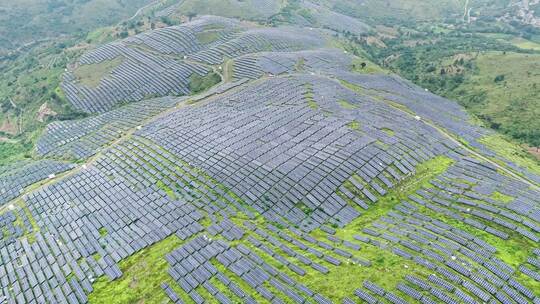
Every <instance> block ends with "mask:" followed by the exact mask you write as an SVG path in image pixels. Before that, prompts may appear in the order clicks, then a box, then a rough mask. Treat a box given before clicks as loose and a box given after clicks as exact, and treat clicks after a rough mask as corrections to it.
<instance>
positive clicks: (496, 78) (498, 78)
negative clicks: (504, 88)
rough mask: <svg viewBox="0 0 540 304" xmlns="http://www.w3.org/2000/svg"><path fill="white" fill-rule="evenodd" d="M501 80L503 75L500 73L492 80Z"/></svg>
mask: <svg viewBox="0 0 540 304" xmlns="http://www.w3.org/2000/svg"><path fill="white" fill-rule="evenodd" d="M503 80H504V75H502V74H501V75H497V76H496V77H495V79H494V80H493V81H494V82H501V81H503Z"/></svg>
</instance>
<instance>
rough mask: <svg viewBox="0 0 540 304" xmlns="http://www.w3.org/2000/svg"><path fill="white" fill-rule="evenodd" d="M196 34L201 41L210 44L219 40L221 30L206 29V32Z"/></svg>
mask: <svg viewBox="0 0 540 304" xmlns="http://www.w3.org/2000/svg"><path fill="white" fill-rule="evenodd" d="M195 36H196V37H197V40H199V43H202V44H208V43H212V42H214V41H217V40H218V39H219V32H218V31H204V32H200V33H197V34H196V35H195Z"/></svg>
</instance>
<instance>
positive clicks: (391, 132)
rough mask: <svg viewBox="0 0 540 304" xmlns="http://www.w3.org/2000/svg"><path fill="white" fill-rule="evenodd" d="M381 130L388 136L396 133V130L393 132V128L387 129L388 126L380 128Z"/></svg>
mask: <svg viewBox="0 0 540 304" xmlns="http://www.w3.org/2000/svg"><path fill="white" fill-rule="evenodd" d="M381 131H383V132H384V133H386V134H387V135H388V136H394V135H396V132H394V130H392V129H389V128H382V129H381Z"/></svg>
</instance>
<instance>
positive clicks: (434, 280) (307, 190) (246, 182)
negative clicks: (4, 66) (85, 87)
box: [0, 17, 540, 304]
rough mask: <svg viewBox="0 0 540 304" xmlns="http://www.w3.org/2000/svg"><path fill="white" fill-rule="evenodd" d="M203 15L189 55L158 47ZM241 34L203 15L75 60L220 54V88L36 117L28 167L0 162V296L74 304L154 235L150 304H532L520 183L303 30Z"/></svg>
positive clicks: (532, 219) (407, 88)
mask: <svg viewBox="0 0 540 304" xmlns="http://www.w3.org/2000/svg"><path fill="white" fill-rule="evenodd" d="M209 22H214V24H215V26H213V27H211V29H212V30H218V31H221V30H222V29H225V30H224V31H223V35H222V36H218V37H219V38H218V39H217V40H216V41H214V42H211V43H210V44H209V45H207V46H205V47H203V46H200V45H199V46H197V44H196V43H195V44H182V43H183V42H182V43H180V41H184V42H185V43H187V42H186V41H187V40H189V39H187V38H186V39H187V40H181V39H179V40H170V41H169V40H167V39H170V38H171V36H170V35H173V36H174V37H188V36H189V35H194V34H193V31H197V29H198V27H199V28H204V29H205V30H209V29H210V28H209V27H208V26H209V24H210V23H209ZM218 25H219V26H218ZM243 26H244V25H240V24H238V23H235V22H234V21H231V20H228V19H223V18H215V17H203V18H201V19H197V20H196V21H194V22H193V23H189V24H185V25H182V26H179V27H173V28H170V29H163V30H157V31H154V32H150V33H146V34H141V35H138V36H135V37H131V38H128V39H126V40H124V41H122V42H119V43H117V44H116V45H115V44H114V43H113V44H109V45H107V46H104V47H103V48H99V49H97V50H96V51H94V52H91V53H87V54H85V55H83V57H81V59H80V63H81V64H86V63H90V62H93V63H95V62H99V61H102V60H110V59H111V58H114V57H115V56H117V55H116V54H118V53H117V52H119V51H121V52H124V51H125V49H124V48H133V50H135V49H138V48H139V47H142V49H144V50H145V51H146V50H148V48H151V49H153V51H152V52H147V53H146V56H149V57H152V58H154V59H155V58H160V56H170V55H175V56H176V55H180V56H183V54H187V52H191V53H190V54H188V55H187V56H188V58H187V59H185V60H186V63H189V64H191V63H192V62H193V61H197V63H196V64H200V65H202V66H204V67H207V65H213V64H221V63H223V62H224V60H225V59H226V58H234V60H233V63H232V71H231V72H232V75H231V76H232V79H233V80H234V81H233V82H224V83H222V84H221V85H219V86H215V87H213V88H211V89H210V90H208V91H207V92H205V93H202V94H200V95H198V96H191V97H190V98H188V97H180V98H179V97H172V96H169V97H162V98H151V99H144V100H142V101H137V102H132V103H129V104H127V105H124V106H121V107H117V108H115V109H113V110H110V111H106V112H104V113H101V114H99V115H95V116H91V117H88V118H84V119H80V120H76V121H67V122H54V123H52V124H50V125H49V126H48V128H47V130H46V131H45V133H44V134H43V135H42V137H41V138H40V139H39V140H38V145H37V151H36V152H37V153H38V154H39V155H40V156H41V157H42V160H39V161H31V160H28V161H23V162H20V163H15V164H12V165H9V166H5V167H0V185H2V187H1V189H0V190H1V191H2V193H1V195H2V196H1V197H2V198H3V201H2V202H0V204H5V206H4V207H1V209H0V303H3V302H6V303H87V302H88V301H89V300H88V299H89V296H90V295H91V294H92V293H93V292H99V290H97V288H102V287H98V286H97V285H94V284H93V283H95V281H96V280H98V279H101V280H103V278H106V279H107V280H110V282H109V283H108V284H110V285H113V286H114V284H116V283H117V281H119V280H123V279H125V278H126V276H129V275H130V274H129V273H124V271H125V270H126V269H125V268H124V267H123V266H122V262H123V261H126V260H128V259H130V258H133V255H134V254H136V253H138V252H141V251H142V250H145V252H152V250H153V249H154V248H156V247H155V245H157V244H163V243H162V242H166V241H167V240H171V239H172V240H176V242H177V244H178V245H177V246H175V247H174V248H173V249H171V250H169V251H168V252H167V253H166V254H163V256H161V257H160V259H161V258H163V259H164V261H166V266H165V270H155V271H164V272H166V273H163V276H160V281H159V282H157V283H156V284H158V285H159V286H157V285H156V286H154V287H157V290H158V291H156V294H155V295H154V296H155V297H156V299H163V300H164V301H165V302H166V301H167V299H168V301H170V302H173V303H186V302H189V303H193V302H194V303H210V302H211V303H240V302H244V303H259V302H261V303H268V302H269V303H321V304H323V303H324V304H326V303H336V302H338V303H339V302H342V303H356V302H367V303H395V304H401V303H410V302H421V303H447V304H454V303H504V304H506V303H508V304H511V303H512V304H513V303H539V302H540V292H539V290H538V288H535V287H537V286H538V283H537V282H538V281H539V277H540V247H539V246H538V243H539V241H540V208H539V205H540V191H539V190H538V187H537V186H535V185H531V184H529V183H526V182H524V181H523V180H522V179H517V178H515V177H513V176H511V175H509V174H507V173H506V172H505V171H502V170H501V169H500V168H499V167H498V166H496V165H494V164H493V163H491V162H486V161H485V160H484V159H483V158H478V157H477V155H475V154H473V153H471V152H469V151H468V150H467V149H465V148H463V146H462V145H461V144H460V143H459V142H457V141H455V140H452V139H451V138H449V137H448V135H447V134H446V133H442V132H441V131H440V130H439V129H440V128H444V129H445V130H447V131H448V132H449V133H451V134H453V135H455V136H460V137H463V138H466V139H467V140H470V141H471V142H473V143H474V142H475V141H476V140H477V139H478V138H480V137H481V136H483V135H485V134H488V133H487V131H485V130H484V129H482V128H480V127H477V126H471V125H470V124H469V123H468V116H467V114H466V113H465V112H464V111H463V110H462V109H461V108H460V107H459V106H457V105H456V104H455V103H453V102H451V101H448V100H445V99H442V98H439V97H436V96H434V95H432V94H430V93H429V92H425V91H424V90H422V89H420V88H418V87H416V86H414V85H412V84H409V83H407V82H405V81H403V80H400V79H398V78H395V77H392V76H382V75H358V74H354V73H351V72H349V67H350V65H351V62H352V59H353V58H352V57H351V56H349V55H347V54H344V53H343V52H342V51H337V50H330V49H325V48H324V44H323V43H322V42H323V40H324V39H323V38H322V36H321V35H322V34H321V32H319V31H313V32H311V31H309V30H299V29H292V28H283V29H281V28H272V29H263V28H256V29H254V28H244V27H243ZM171 31H172V32H174V33H173V34H171V33H172V32H171ZM157 37H160V38H159V39H158V38H157ZM156 39H157V40H156ZM165 41H166V42H165ZM190 41H192V42H193V41H194V40H190ZM176 42H178V43H176ZM190 43H191V42H190ZM120 45H122V46H120ZM128 45H129V47H128ZM133 45H137V47H133ZM269 46H270V50H274V51H276V52H269ZM115 52H116V53H115ZM141 52H142V51H141ZM122 54H125V53H122ZM229 56H230V57H229ZM156 60H157V59H156ZM183 60H184V59H183ZM188 61H189V62H188ZM355 86H357V87H356V88H355ZM164 94H165V95H168V94H169V93H166V92H165V93H164ZM100 98H101V97H100ZM100 100H101V99H100ZM103 100H106V99H103ZM85 102H88V109H99V111H97V112H100V111H102V110H103V111H104V110H105V109H108V107H109V106H111V107H112V105H113V104H114V102H111V103H108V105H106V106H105V104H104V103H99V102H97V103H95V102H94V101H92V100H90V99H87V100H86V101H85ZM82 104H84V103H81V105H82ZM417 116H421V117H417ZM428 121H430V122H429V123H428ZM435 125H436V126H438V127H435ZM480 152H481V153H486V154H487V153H489V150H487V149H485V148H482V150H480ZM52 159H56V160H52ZM61 159H72V160H73V161H77V162H78V163H79V164H80V165H79V166H76V165H74V164H71V163H67V162H63V161H61ZM439 161H441V162H443V161H446V162H447V164H448V168H445V170H443V171H441V173H440V174H433V172H426V171H425V170H423V171H422V170H419V168H422V166H423V165H425V164H428V163H433V162H439ZM83 162H84V164H82V163H83ZM65 171H69V173H68V174H66V175H64V176H57V175H58V174H59V173H60V172H65ZM45 179H49V181H48V182H46V183H44V184H43V185H41V186H39V187H34V188H31V189H28V188H27V187H29V186H30V185H31V184H33V183H36V182H38V181H41V180H45ZM420 182H422V183H420ZM417 183H420V184H417ZM24 189H26V191H25V190H24ZM411 189H413V190H411ZM394 193H407V195H406V196H404V197H403V198H401V199H399V200H395V201H392V202H391V203H388V201H387V200H388V198H389V196H392V195H393V194H394ZM383 211H384V212H383ZM366 219H369V220H366ZM512 246H514V247H512ZM515 246H521V247H524V248H528V249H527V250H525V251H526V254H527V255H526V256H514V254H515V252H514V251H513V250H517V249H516V247H515ZM519 249H522V248H519ZM520 252H524V251H520ZM520 255H523V254H520ZM508 256H511V257H512V258H515V260H513V259H509V258H508ZM381 259H382V260H384V259H387V260H390V262H388V263H397V264H396V265H397V266H399V269H400V271H399V273H388V271H389V270H388V269H384V267H381V265H385V264H384V263H383V264H381ZM514 261H515V262H514ZM396 265H393V266H394V267H397V266H396ZM393 269H397V268H393ZM347 274H349V275H351V276H352V275H358V276H359V277H358V278H356V277H353V278H352V279H351V278H350V277H347ZM360 274H362V278H360ZM386 276H388V278H392V280H395V281H396V283H392V284H393V285H392V284H391V283H390V282H389V281H391V280H386ZM95 289H96V290H95Z"/></svg>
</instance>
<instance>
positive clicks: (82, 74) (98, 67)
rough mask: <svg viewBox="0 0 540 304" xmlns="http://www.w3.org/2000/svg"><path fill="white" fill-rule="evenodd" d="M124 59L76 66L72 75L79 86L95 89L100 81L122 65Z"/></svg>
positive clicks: (118, 58) (117, 58)
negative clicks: (78, 82)
mask: <svg viewBox="0 0 540 304" xmlns="http://www.w3.org/2000/svg"><path fill="white" fill-rule="evenodd" d="M123 61H124V58H123V57H121V56H119V57H116V58H114V59H113V60H106V61H103V62H100V63H96V64H83V65H80V66H78V67H77V68H76V69H75V70H74V71H73V73H74V74H75V77H77V79H78V80H79V81H80V83H81V84H83V85H85V86H88V87H91V88H96V87H97V86H98V85H99V83H100V82H101V80H102V79H103V78H104V77H105V76H107V75H108V74H109V73H110V72H112V70H114V69H115V68H116V67H117V66H119V65H120V64H122V62H123Z"/></svg>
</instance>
